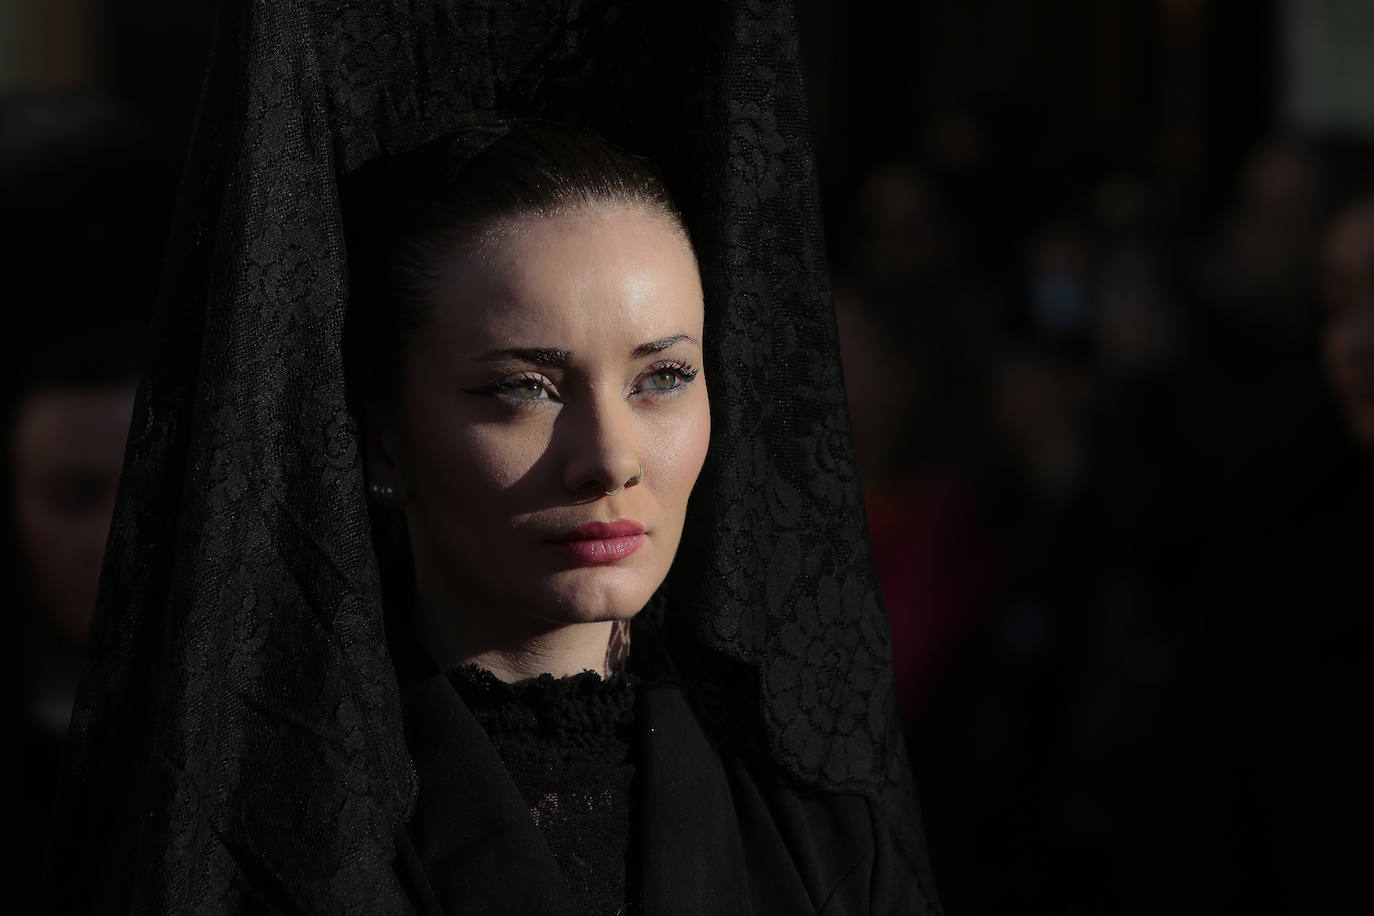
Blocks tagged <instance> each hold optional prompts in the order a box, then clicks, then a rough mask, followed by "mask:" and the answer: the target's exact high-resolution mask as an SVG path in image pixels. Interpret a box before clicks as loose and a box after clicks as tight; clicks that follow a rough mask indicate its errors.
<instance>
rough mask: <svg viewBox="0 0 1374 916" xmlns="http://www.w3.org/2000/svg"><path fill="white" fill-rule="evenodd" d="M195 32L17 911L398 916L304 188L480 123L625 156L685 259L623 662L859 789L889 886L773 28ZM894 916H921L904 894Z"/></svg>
mask: <svg viewBox="0 0 1374 916" xmlns="http://www.w3.org/2000/svg"><path fill="white" fill-rule="evenodd" d="M223 7H224V15H223V21H222V22H221V26H220V30H219V33H218V39H217V45H216V49H215V51H214V53H213V55H212V62H211V66H210V68H209V71H208V74H207V81H206V84H205V87H204V92H203V97H202V106H201V113H200V116H199V120H198V125H197V130H196V135H195V139H194V142H193V144H192V148H191V152H190V156H189V161H188V165H187V168H186V172H185V175H184V179H183V186H182V192H181V203H180V207H179V215H178V217H177V220H176V224H175V229H174V232H173V237H172V240H171V243H170V246H169V250H168V253H167V266H166V270H165V273H164V280H163V286H162V291H161V295H160V299H159V308H158V315H157V318H156V320H155V322H154V326H153V331H152V337H151V340H150V349H149V358H148V361H147V364H146V368H145V371H144V374H143V378H142V382H141V384H140V389H139V395H138V403H137V406H136V409H135V416H134V423H133V427H132V431H131V436H130V445H129V452H128V456H127V459H126V465H125V474H124V479H123V483H122V490H121V494H120V499H119V503H118V505H117V508H116V515H115V523H114V528H113V531H112V534H111V539H110V543H109V547H108V551H107V554H106V565H105V575H104V579H103V581H102V593H101V603H100V608H99V611H98V613H97V618H96V622H95V628H94V632H93V637H92V645H93V648H92V653H91V657H90V661H89V664H88V667H87V672H86V677H85V679H84V684H83V689H82V692H81V694H80V697H79V699H78V703H77V707H76V710H75V712H74V717H73V726H72V736H71V739H72V745H71V746H72V763H71V766H70V769H69V772H68V773H67V774H66V776H65V787H64V791H63V793H62V795H61V797H60V800H59V806H58V810H57V813H56V818H55V830H56V834H55V837H54V843H53V847H52V857H51V862H52V867H51V869H50V873H49V881H48V907H49V911H51V912H83V913H84V912H129V911H134V912H148V911H153V912H168V911H171V912H207V911H213V912H221V911H237V910H240V909H244V908H249V907H250V902H251V901H253V900H257V901H258V902H259V903H264V902H265V901H267V902H271V903H272V905H274V906H276V907H278V908H280V909H283V910H286V909H290V910H297V911H303V912H330V913H337V912H363V913H378V912H388V913H389V912H405V911H408V910H409V908H410V907H411V906H412V905H413V901H410V900H409V896H408V890H407V888H406V886H405V883H404V882H403V881H402V880H400V879H399V878H398V877H397V874H398V873H397V870H396V868H395V867H394V865H395V861H396V859H397V856H398V850H397V841H396V836H397V831H398V829H399V828H400V827H401V825H402V824H404V823H405V822H406V820H407V819H408V818H409V817H410V816H411V815H412V813H413V811H414V806H415V801H416V795H417V776H416V769H415V764H414V761H413V759H412V757H411V754H410V752H409V750H408V748H407V745H406V742H405V740H404V739H403V732H402V721H403V720H402V712H401V701H400V697H399V693H398V690H397V678H396V674H395V669H394V667H393V664H392V660H391V658H390V656H389V654H388V651H387V644H386V640H385V634H384V629H383V622H382V614H381V606H382V602H381V592H380V586H379V581H378V574H377V560H376V557H375V554H374V552H373V549H372V546H371V529H370V526H369V522H368V517H367V510H366V506H365V500H364V495H363V485H362V467H361V461H360V457H359V450H358V445H357V440H356V427H355V423H354V420H353V418H352V417H351V415H350V413H349V411H348V409H347V405H346V400H345V387H344V376H343V365H342V352H341V351H342V335H343V323H344V316H345V310H346V305H347V283H346V277H347V268H346V259H345V256H344V250H343V230H342V223H341V217H340V208H339V194H338V187H339V182H340V178H341V177H342V176H346V175H348V174H350V173H352V172H353V171H355V170H356V169H357V168H358V167H359V166H361V165H362V164H364V163H365V162H367V161H369V160H372V159H374V158H376V157H377V156H379V155H383V154H393V153H403V152H405V151H407V150H411V149H414V148H415V147H417V146H419V145H421V144H422V143H424V142H425V141H427V140H430V139H433V138H435V137H438V136H441V135H444V134H447V133H451V132H453V131H455V130H458V129H461V128H464V127H466V126H470V125H472V124H473V123H476V122H480V121H482V120H483V119H486V118H490V117H492V116H494V115H495V116H500V117H517V118H518V117H541V118H549V119H554V120H559V121H564V122H572V123H579V124H584V125H587V126H589V127H591V128H593V129H595V130H597V131H598V132H600V133H601V134H602V135H604V136H606V137H608V138H610V139H612V140H613V141H615V142H617V143H619V144H621V145H623V146H625V147H627V148H629V149H632V150H635V151H637V152H639V153H642V154H645V155H647V156H649V157H651V158H652V159H654V160H655V161H656V162H657V163H658V165H659V166H660V168H661V169H662V171H663V173H664V174H665V177H666V179H667V181H668V184H669V186H670V187H671V188H672V189H673V192H674V195H675V197H676V198H677V200H678V203H679V205H680V206H681V208H682V209H683V211H684V215H685V217H686V220H687V223H688V228H689V230H690V231H691V233H692V236H693V240H694V242H695V245H696V248H697V252H698V256H699V259H700V263H701V268H702V275H703V276H702V279H703V283H704V286H705V290H706V302H707V314H706V332H705V333H706V341H705V345H706V348H707V352H706V360H707V369H708V374H709V376H710V378H711V394H712V428H713V437H712V446H711V453H710V455H709V456H708V459H707V464H706V467H705V469H704V471H703V473H702V477H701V479H700V481H699V483H698V485H697V488H696V492H695V495H694V497H693V500H692V503H691V507H690V510H689V515H688V521H687V527H686V533H685V535H684V540H683V544H682V547H681V550H680V553H679V555H678V558H677V561H676V563H675V565H674V568H673V570H672V572H671V573H670V575H669V578H668V580H667V582H666V583H665V584H664V586H663V588H662V589H661V590H660V594H659V595H658V596H657V597H656V599H655V601H654V602H653V603H652V604H651V608H650V610H649V611H646V613H645V614H644V615H641V617H642V619H641V620H637V621H636V627H637V628H639V629H642V630H644V631H645V634H644V638H643V640H642V641H643V643H644V644H646V645H648V644H655V645H660V646H662V647H664V648H663V652H662V656H663V659H664V665H663V667H664V668H665V669H668V670H671V671H672V672H673V673H674V675H675V676H676V677H677V678H678V680H679V681H680V682H681V683H682V684H683V685H684V691H685V693H686V697H687V700H688V702H689V703H690V707H691V709H692V710H693V711H694V713H693V714H694V716H695V717H697V718H699V720H700V721H702V722H704V723H707V724H708V729H707V731H708V732H709V734H710V736H711V740H712V741H713V742H718V744H719V746H720V747H721V748H722V749H723V751H722V753H723V755H724V756H723V758H722V759H729V760H738V761H747V763H748V767H749V772H750V773H751V774H753V775H752V777H751V778H753V779H756V780H758V781H760V784H765V785H776V786H787V787H791V790H793V791H796V792H807V793H814V792H820V793H832V794H836V795H837V796H838V795H839V794H843V795H845V796H846V797H855V798H862V799H864V800H865V804H866V805H868V806H870V807H871V809H872V810H873V811H875V812H877V816H878V817H879V818H880V819H881V820H882V821H883V823H884V824H885V825H886V827H885V829H887V830H889V831H890V832H891V833H892V834H893V835H894V836H896V837H899V838H900V842H899V848H901V849H903V850H906V855H907V856H908V857H909V858H910V860H911V867H910V869H909V871H910V873H911V874H913V875H914V874H923V873H924V865H923V863H922V859H923V851H922V840H921V835H920V828H919V822H918V814H917V811H916V804H915V797H914V792H913V790H912V787H911V784H910V771H909V767H908V763H907V761H906V759H905V756H904V749H903V742H902V739H901V733H900V730H899V726H898V720H897V716H896V710H895V708H894V699H893V689H892V679H891V669H890V661H889V648H888V633H887V624H886V619H885V616H884V612H883V607H882V603H881V596H880V594H879V591H878V587H877V583H876V579H875V576H874V572H873V568H872V561H871V556H870V550H869V545H868V541H867V538H866V533H865V519H864V515H863V508H862V503H861V500H860V489H859V481H858V479H857V476H856V470H855V460H854V455H853V449H852V446H851V443H850V439H849V427H848V419H847V416H846V412H845V396H844V390H843V383H842V378H841V371H840V363H839V357H838V346H837V342H836V333H835V327H834V319H833V316H832V310H831V299H830V289H829V285H828V273H827V264H826V257H825V244H824V239H823V237H822V234H821V229H820V225H821V221H820V213H819V206H818V201H817V193H816V181H815V174H814V163H813V157H812V153H811V149H810V146H809V140H808V128H807V121H806V104H805V96H804V91H803V86H802V80H801V73H800V64H799V55H798V48H797V39H796V27H795V22H794V18H793V13H792V10H791V6H790V4H788V3H786V2H778V0H728V2H726V0H661V2H639V3H636V2H629V0H563V2H543V0H525V2H506V0H374V2H353V3H343V2H325V0H240V2H237V3H235V2H227V3H225V4H223ZM635 638H636V640H637V641H638V640H641V634H640V633H638V632H637V633H636V636H635ZM639 645H640V642H636V652H638V651H639V648H638V647H639ZM922 880H923V881H924V879H922ZM265 889H266V890H265ZM264 894H265V895H266V896H265V897H264ZM910 899H911V901H912V908H913V911H916V912H920V911H921V910H922V909H924V908H927V907H930V908H933V907H934V903H933V899H932V898H931V897H930V894H929V889H928V887H926V886H922V887H919V888H918V887H913V888H912V890H911V898H910Z"/></svg>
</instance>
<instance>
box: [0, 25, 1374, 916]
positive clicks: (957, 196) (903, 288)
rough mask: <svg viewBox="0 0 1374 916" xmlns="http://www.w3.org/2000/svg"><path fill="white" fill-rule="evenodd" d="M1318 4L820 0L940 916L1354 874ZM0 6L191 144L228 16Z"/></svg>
mask: <svg viewBox="0 0 1374 916" xmlns="http://www.w3.org/2000/svg"><path fill="white" fill-rule="evenodd" d="M1297 7H1301V8H1303V9H1305V10H1307V11H1308V13H1309V14H1310V15H1311V16H1315V17H1316V18H1317V19H1319V20H1320V19H1322V17H1325V22H1326V24H1327V26H1328V29H1327V31H1326V33H1325V34H1326V35H1327V36H1328V39H1330V38H1331V37H1334V38H1336V39H1338V40H1339V41H1341V42H1342V46H1341V47H1340V48H1336V47H1329V48H1325V49H1322V48H1319V51H1320V53H1321V54H1324V55H1326V59H1328V60H1331V59H1335V55H1336V54H1337V52H1338V51H1339V52H1341V53H1345V54H1347V55H1350V54H1355V55H1356V56H1357V57H1358V52H1359V51H1360V50H1361V48H1360V46H1359V39H1360V37H1361V36H1362V35H1363V36H1364V37H1365V39H1366V40H1367V41H1368V40H1372V39H1374V21H1372V20H1371V19H1370V17H1369V16H1368V15H1367V14H1362V13H1361V12H1360V9H1359V7H1360V3H1359V0H1356V2H1354V3H1348V2H1340V0H1328V2H1326V3H1314V4H1302V3H1296V4H1291V3H1290V4H1284V3H1280V2H1279V0H1210V2H1209V0H919V2H911V3H905V4H902V3H882V2H877V0H864V2H849V3H840V2H831V0H799V2H798V11H799V15H800V22H801V28H802V41H803V54H804V60H805V64H806V71H807V78H808V88H809V93H810V96H811V99H812V109H813V128H814V143H815V150H816V155H817V158H818V161H819V174H820V180H821V188H820V190H821V199H822V204H823V208H824V214H825V220H826V229H827V233H828V240H829V246H830V251H831V258H832V267H833V272H834V279H835V297H836V305H837V316H838V320H839V326H840V330H841V333H842V335H843V336H842V341H843V345H844V354H845V362H846V379H847V385H848V388H849V392H848V393H849V396H850V403H851V409H852V414H853V419H854V424H855V437H856V442H857V444H858V448H859V453H860V459H861V469H862V471H863V479H864V483H865V490H866V494H867V496H868V500H869V514H870V526H871V528H872V530H873V534H874V543H875V550H876V552H877V557H878V564H879V573H880V575H881V576H882V578H883V583H884V591H885V595H886V598H887V602H888V608H889V613H890V616H891V619H892V622H893V637H894V663H895V668H896V672H897V678H898V686H899V697H900V700H901V703H902V712H903V715H904V719H905V722H906V727H907V733H908V736H909V740H910V744H911V748H912V755H913V759H914V761H915V765H916V768H917V771H918V777H919V787H920V790H921V794H922V798H923V804H924V809H925V810H924V815H925V822H926V832H927V835H928V840H929V845H930V853H931V858H932V861H933V864H934V869H935V876H936V880H937V885H938V887H939V889H940V892H941V895H942V897H943V898H944V903H945V905H946V908H947V910H948V911H949V912H950V914H951V916H974V914H985V913H1028V912H1054V913H1061V914H1062V913H1147V912H1148V913H1156V912H1160V911H1166V910H1167V911H1169V912H1199V913H1202V912H1206V913H1221V912H1234V911H1242V910H1243V911H1246V912H1256V913H1265V912H1273V913H1299V912H1301V913H1310V912H1325V911H1327V909H1328V907H1327V905H1326V903H1325V902H1329V901H1336V900H1340V899H1341V897H1342V895H1343V894H1345V893H1347V892H1349V891H1350V890H1351V889H1352V888H1355V887H1357V886H1358V884H1357V879H1358V876H1359V875H1360V874H1362V872H1361V869H1362V868H1363V866H1362V864H1361V863H1362V862H1363V861H1364V856H1365V853H1367V851H1368V844H1367V843H1361V842H1360V841H1358V840H1355V841H1351V840H1348V839H1346V837H1345V830H1346V829H1353V828H1355V827H1357V826H1358V827H1359V828H1360V830H1361V831H1363V829H1364V825H1367V823H1368V821H1367V820H1366V821H1364V825H1361V818H1362V817H1364V813H1365V812H1366V811H1367V808H1361V807H1359V806H1358V805H1357V804H1356V802H1355V801H1354V796H1355V787H1356V786H1357V785H1358V784H1359V783H1360V782H1362V778H1363V777H1362V776H1361V775H1360V774H1362V773H1364V772H1367V771H1366V770H1365V769H1364V767H1365V765H1366V764H1367V763H1368V756H1367V752H1361V751H1360V750H1359V749H1358V740H1357V739H1358V736H1359V733H1360V732H1362V731H1363V730H1364V729H1366V728H1367V725H1366V724H1364V719H1365V718H1367V708H1366V707H1365V705H1364V704H1363V702H1362V698H1363V695H1364V693H1365V692H1366V688H1365V686H1364V685H1365V680H1366V676H1365V672H1366V670H1367V668H1368V661H1369V650H1368V645H1369V638H1368V637H1369V635H1370V634H1369V632H1368V623H1367V622H1366V618H1367V617H1368V614H1367V612H1368V611H1369V610H1371V608H1370V604H1371V594H1374V592H1371V590H1370V576H1369V567H1370V566H1371V565H1372V564H1371V561H1370V557H1374V550H1371V549H1370V548H1371V547H1374V542H1371V539H1370V534H1371V528H1370V518H1371V511H1370V510H1371V508H1374V501H1371V499H1370V492H1371V487H1370V473H1369V459H1368V449H1367V447H1361V446H1360V445H1359V444H1358V443H1357V442H1355V441H1353V440H1352V438H1351V437H1350V435H1349V433H1348V431H1347V430H1346V429H1345V428H1344V427H1343V425H1342V421H1341V416H1340V413H1339V411H1338V410H1337V405H1336V403H1335V400H1334V398H1333V395H1332V392H1331V390H1330V388H1329V385H1328V383H1327V381H1326V378H1325V375H1324V370H1323V365H1322V362H1321V352H1322V351H1321V339H1322V333H1323V321H1324V317H1323V315H1324V312H1323V305H1322V302H1321V297H1320V295H1319V292H1320V291H1319V282H1318V274H1317V263H1318V260H1319V252H1320V246H1321V242H1322V238H1323V232H1324V230H1325V228H1326V227H1327V226H1328V224H1329V223H1330V220H1331V219H1332V218H1333V216H1334V215H1335V214H1337V213H1338V212H1339V211H1340V210H1341V208H1342V207H1343V206H1345V205H1346V204H1348V203H1349V202H1350V201H1352V200H1354V199H1355V198H1356V196H1358V195H1360V194H1362V193H1364V192H1365V191H1366V190H1367V189H1368V187H1369V181H1370V176H1371V172H1370V163H1371V162H1374V158H1372V157H1371V155H1370V152H1369V149H1368V135H1367V133H1366V130H1367V125H1369V124H1371V123H1374V118H1371V117H1370V116H1369V112H1370V111H1374V88H1371V90H1370V92H1369V96H1370V98H1369V99H1368V101H1367V102H1365V101H1364V100H1363V99H1362V94H1361V92H1360V91H1359V87H1358V86H1354V87H1353V88H1352V87H1351V86H1350V85H1346V87H1345V88H1346V90H1347V91H1346V92H1345V94H1344V96H1343V98H1344V99H1345V103H1346V109H1347V110H1353V111H1354V114H1353V115H1352V116H1351V117H1347V118H1345V119H1344V120H1342V119H1341V118H1338V117H1336V116H1335V115H1333V114H1331V110H1330V109H1322V107H1321V106H1320V105H1313V104H1310V102H1309V104H1307V105H1306V107H1304V106H1303V105H1296V104H1294V103H1292V102H1291V99H1292V98H1293V94H1292V93H1291V92H1290V91H1289V90H1290V89H1291V88H1292V87H1293V86H1294V85H1295V81H1297V80H1300V79H1301V78H1302V77H1303V73H1304V72H1305V71H1304V68H1308V69H1310V68H1312V67H1313V66H1314V65H1315V64H1314V57H1313V56H1311V55H1308V56H1301V55H1299V56H1296V57H1295V56H1294V55H1293V54H1292V53H1291V52H1290V49H1291V47H1292V43H1291V42H1290V41H1288V39H1289V38H1291V31H1290V30H1291V29H1292V28H1293V24H1292V23H1293V20H1291V19H1290V18H1287V17H1288V16H1289V14H1290V13H1291V11H1292V10H1293V9H1294V8H1297ZM5 15H6V16H7V17H8V18H7V19H5V20H0V36H3V38H4V45H3V47H4V48H6V49H7V50H8V59H7V60H6V62H5V72H4V78H5V80H6V84H7V88H15V87H39V88H45V89H46V88H53V89H73V88H76V89H87V90H95V91H98V92H103V93H108V94H111V95H113V96H115V97H117V98H120V99H123V100H125V101H127V102H128V103H130V104H131V105H132V106H133V107H134V108H136V109H137V110H138V111H139V112H141V113H142V115H143V116H144V118H145V120H146V122H147V124H148V125H149V126H150V129H151V130H152V131H153V132H154V133H156V134H157V135H159V136H160V137H161V138H162V141H161V142H162V143H163V145H164V148H166V149H169V150H177V149H179V148H180V146H181V144H183V143H184V142H185V138H186V135H187V131H188V130H189V128H190V125H191V119H192V112H193V108H194V104H195V100H196V93H197V89H198V85H199V79H200V72H201V67H202V64H203V60H204V55H205V53H206V51H207V49H208V46H209V19H210V17H209V15H208V12H207V6H205V5H203V4H198V3H194V2H190V0H103V2H102V0H61V2H47V0H44V2H43V3H39V2H36V0H35V2H30V3H28V4H19V5H12V11H11V12H8V13H6V14H5ZM1361 29H1362V30H1363V31H1361ZM1368 56H1370V57H1371V58H1374V46H1372V47H1371V53H1370V54H1369V55H1368ZM1361 72H1362V71H1361V70H1360V69H1359V68H1358V67H1356V69H1354V70H1352V71H1351V73H1352V74H1353V75H1352V76H1351V77H1350V79H1352V80H1354V79H1358V77H1359V75H1360V74H1361ZM1366 75H1371V74H1366ZM1352 100H1353V101H1352ZM162 199H163V198H161V197H159V198H156V200H162ZM1332 905H1334V904H1332Z"/></svg>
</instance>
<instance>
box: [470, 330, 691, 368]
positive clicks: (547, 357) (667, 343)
mask: <svg viewBox="0 0 1374 916" xmlns="http://www.w3.org/2000/svg"><path fill="white" fill-rule="evenodd" d="M684 340H685V341H687V342H689V343H692V344H696V343H697V339H696V338H695V337H693V336H692V335H690V334H672V335H669V336H668V337H660V338H659V339H658V340H650V341H648V342H646V343H642V344H640V345H639V346H637V347H635V348H634V349H633V350H632V351H630V358H631V359H641V358H643V357H645V356H652V355H653V354H655V353H662V352H663V351H664V350H666V349H668V348H669V347H671V346H673V344H676V343H681V342H682V341H684ZM572 356H573V355H572V351H571V350H564V349H562V348H561V347H504V348H502V349H499V350H489V351H488V352H486V353H483V354H482V355H481V356H479V357H477V358H478V360H480V361H481V362H484V363H489V362H496V361H498V360H503V359H518V360H520V361H522V362H526V363H531V364H533V365H536V366H553V367H555V368H558V367H564V366H567V365H568V364H569V363H571V362H572Z"/></svg>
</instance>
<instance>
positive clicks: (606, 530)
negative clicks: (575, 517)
mask: <svg viewBox="0 0 1374 916" xmlns="http://www.w3.org/2000/svg"><path fill="white" fill-rule="evenodd" d="M643 533H644V526H643V525H641V524H640V523H639V522H636V521H634V520H632V519H628V518H618V519H616V520H615V521H612V522H587V523H586V524H585V525H578V526H577V527H576V528H574V529H573V530H571V531H569V532H568V533H567V534H564V535H563V536H562V537H560V538H559V539H558V540H560V541H601V540H605V539H607V538H625V537H633V536H634V535H636V534H643Z"/></svg>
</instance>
